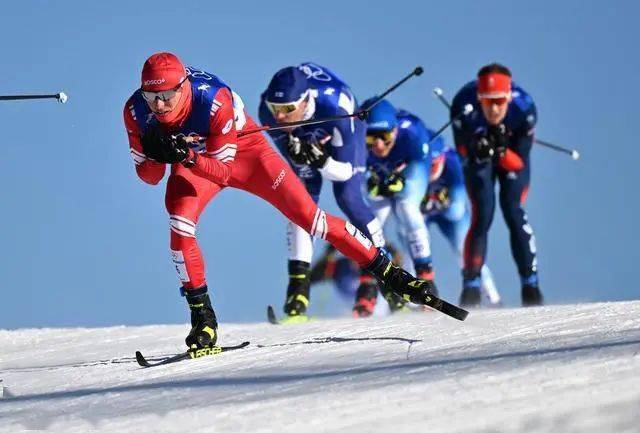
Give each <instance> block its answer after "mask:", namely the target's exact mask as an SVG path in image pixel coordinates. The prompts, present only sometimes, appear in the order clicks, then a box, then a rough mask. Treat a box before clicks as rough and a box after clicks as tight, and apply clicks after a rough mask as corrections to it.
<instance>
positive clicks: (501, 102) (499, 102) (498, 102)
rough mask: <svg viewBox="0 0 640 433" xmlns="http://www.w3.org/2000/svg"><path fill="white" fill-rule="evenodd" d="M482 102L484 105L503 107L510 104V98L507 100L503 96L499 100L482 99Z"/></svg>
mask: <svg viewBox="0 0 640 433" xmlns="http://www.w3.org/2000/svg"><path fill="white" fill-rule="evenodd" d="M480 102H481V103H482V104H483V105H493V104H496V105H500V106H502V105H504V104H506V103H508V102H509V98H507V97H506V96H501V97H499V98H480Z"/></svg>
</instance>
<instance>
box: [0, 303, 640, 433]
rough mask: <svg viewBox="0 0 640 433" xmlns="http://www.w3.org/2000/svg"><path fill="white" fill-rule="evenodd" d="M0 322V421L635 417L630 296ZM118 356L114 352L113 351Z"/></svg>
mask: <svg viewBox="0 0 640 433" xmlns="http://www.w3.org/2000/svg"><path fill="white" fill-rule="evenodd" d="M186 332H187V327H186V325H181V326H178V325H171V326H168V325H162V326H144V327H124V326H122V327H113V328H101V329H29V330H14V331H0V348H1V349H0V359H1V362H2V363H1V364H0V370H1V371H0V379H2V380H3V383H2V385H4V387H5V392H4V398H2V399H1V400H0V431H1V432H3V433H4V432H15V431H23V430H31V429H34V430H47V431H55V432H65V433H72V432H88V431H100V432H102V431H105V432H106V431H109V432H147V431H148V432H165V431H166V432H174V431H190V432H194V431H206V432H245V431H246V432H272V431H273V432H294V431H295V432H315V431H319V432H320V431H321V432H325V431H326V432H347V431H349V432H369V431H379V432H390V431H393V433H400V432H422V431H424V432H486V433H488V432H581V433H584V432H598V433H602V432H640V415H639V414H640V301H636V302H619V303H605V304H581V305H566V306H549V307H542V308H529V309H505V310H484V311H473V312H472V313H471V315H470V316H469V318H468V319H467V321H466V322H464V323H461V322H457V321H455V320H452V319H450V318H448V317H445V316H443V315H441V314H439V313H435V312H430V313H406V314H398V315H395V316H392V317H383V318H372V319H360V320H355V319H338V320H317V321H315V322H311V323H308V324H304V325H292V326H273V325H269V324H266V323H265V324H223V326H222V328H221V335H222V342H223V343H227V344H234V343H238V342H241V341H244V340H250V341H251V342H252V344H251V346H249V347H248V348H246V349H243V350H241V351H237V352H231V353H226V354H222V355H220V356H217V357H214V358H208V359H200V360H195V361H185V362H182V363H178V364H173V365H169V366H162V367H156V368H151V369H142V368H140V367H139V366H138V365H137V364H136V363H135V361H134V360H133V354H134V352H135V350H138V349H139V350H141V351H142V352H143V353H144V354H145V355H147V356H148V357H152V356H156V355H162V354H173V353H176V352H179V351H181V350H182V349H183V348H182V346H181V345H182V339H183V338H184V336H185V334H186ZM125 361H128V362H125Z"/></svg>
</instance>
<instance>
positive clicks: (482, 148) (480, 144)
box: [473, 135, 495, 162]
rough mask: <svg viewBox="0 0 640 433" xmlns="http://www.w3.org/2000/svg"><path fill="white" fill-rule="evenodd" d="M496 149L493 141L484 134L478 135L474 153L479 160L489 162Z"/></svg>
mask: <svg viewBox="0 0 640 433" xmlns="http://www.w3.org/2000/svg"><path fill="white" fill-rule="evenodd" d="M494 154H495V150H494V148H493V142H492V141H490V140H489V138H488V137H486V136H484V135H478V136H477V137H476V142H475V145H474V148H473V155H474V156H475V158H476V161H477V162H487V161H489V160H491V159H493V155H494Z"/></svg>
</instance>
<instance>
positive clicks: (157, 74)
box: [141, 53, 187, 92]
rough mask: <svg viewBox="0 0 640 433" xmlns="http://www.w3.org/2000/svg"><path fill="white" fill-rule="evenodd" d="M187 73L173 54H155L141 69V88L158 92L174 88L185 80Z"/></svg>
mask: <svg viewBox="0 0 640 433" xmlns="http://www.w3.org/2000/svg"><path fill="white" fill-rule="evenodd" d="M186 76H187V71H186V69H185V67H184V65H183V64H182V62H181V61H180V59H178V57H177V56H176V55H175V54H171V53H156V54H154V55H152V56H151V57H149V58H148V59H147V61H146V62H144V66H143V67H142V79H141V82H142V83H141V88H142V90H146V91H149V92H160V91H163V90H169V89H173V88H176V87H177V86H178V85H179V84H180V83H182V82H183V81H184V80H185V77H186Z"/></svg>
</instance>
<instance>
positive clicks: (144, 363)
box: [136, 351, 149, 367]
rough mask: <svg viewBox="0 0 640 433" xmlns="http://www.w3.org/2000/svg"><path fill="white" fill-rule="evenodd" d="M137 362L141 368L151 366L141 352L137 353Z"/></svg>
mask: <svg viewBox="0 0 640 433" xmlns="http://www.w3.org/2000/svg"><path fill="white" fill-rule="evenodd" d="M136 361H138V364H139V365H140V367H148V366H149V363H148V362H147V360H146V359H144V356H142V353H141V352H140V351H136Z"/></svg>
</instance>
